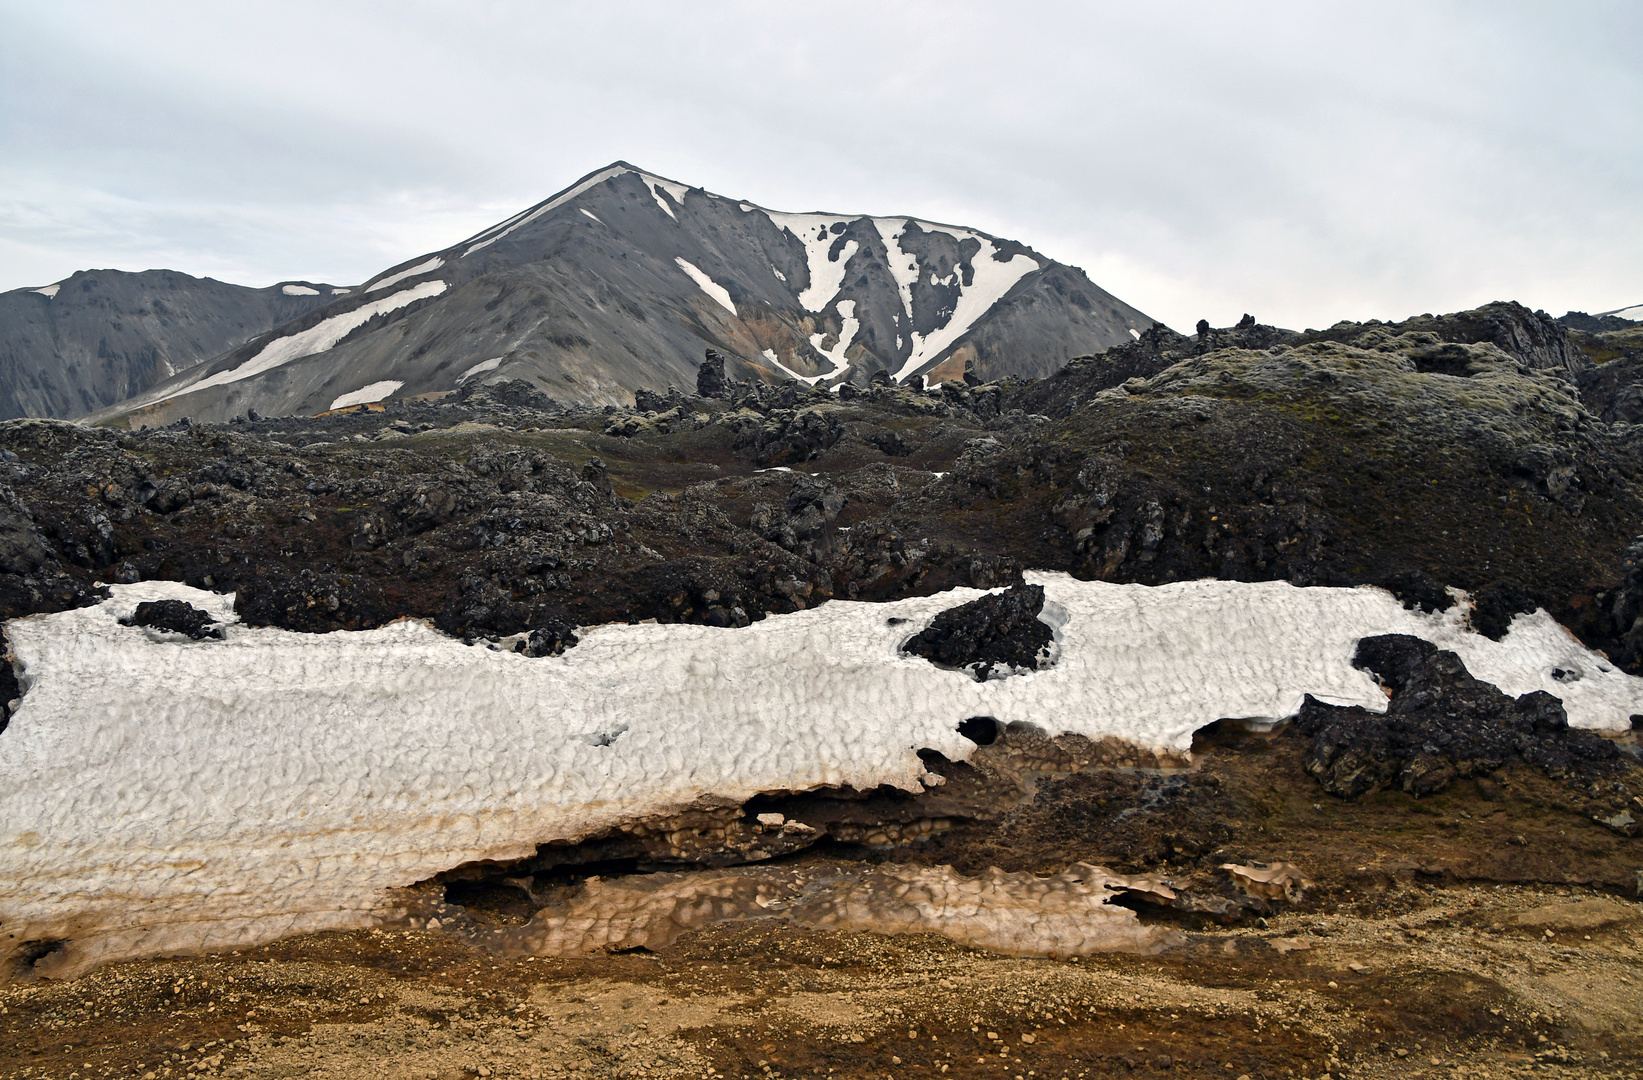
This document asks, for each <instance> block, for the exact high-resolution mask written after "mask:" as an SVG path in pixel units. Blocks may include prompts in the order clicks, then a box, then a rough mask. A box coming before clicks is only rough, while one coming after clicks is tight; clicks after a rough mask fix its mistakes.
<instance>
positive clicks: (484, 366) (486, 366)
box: [456, 356, 504, 386]
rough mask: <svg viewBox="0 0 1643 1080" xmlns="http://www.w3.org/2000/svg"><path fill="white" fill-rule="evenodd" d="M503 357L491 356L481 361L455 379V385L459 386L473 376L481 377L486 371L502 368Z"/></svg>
mask: <svg viewBox="0 0 1643 1080" xmlns="http://www.w3.org/2000/svg"><path fill="white" fill-rule="evenodd" d="M503 359H504V358H503V357H500V356H493V357H491V358H490V359H489V360H481V361H480V362H479V363H477V364H475V365H474V366H473V367H471V368H469V369H468V370H467V371H464V372H463V373H462V374H460V375H458V376H457V377H456V385H458V386H461V385H462V384H463V383H465V382H467V381H468V380H469V379H471V378H473V377H474V376H475V375H483V374H484V373H485V372H487V371H495V370H496V369H497V368H499V367H501V366H502V361H503Z"/></svg>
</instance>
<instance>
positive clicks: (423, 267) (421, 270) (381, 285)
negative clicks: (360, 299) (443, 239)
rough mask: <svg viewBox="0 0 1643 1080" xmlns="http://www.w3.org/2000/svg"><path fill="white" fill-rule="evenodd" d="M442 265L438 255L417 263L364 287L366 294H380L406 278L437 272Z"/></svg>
mask: <svg viewBox="0 0 1643 1080" xmlns="http://www.w3.org/2000/svg"><path fill="white" fill-rule="evenodd" d="M444 265H445V260H444V259H442V258H440V257H439V256H438V255H435V256H434V257H433V258H431V259H427V260H424V261H423V262H419V263H417V264H416V265H415V266H413V267H410V268H409V269H406V270H401V271H400V272H399V273H397V274H390V275H389V276H388V277H385V278H383V279H382V280H381V281H378V282H376V283H374V284H371V285H367V286H365V291H366V292H368V293H373V292H381V291H382V290H383V289H386V288H389V287H390V286H393V285H398V284H399V283H400V282H402V281H404V280H405V279H406V278H414V277H418V276H420V275H422V274H426V273H429V272H430V271H433V270H438V269H439V268H440V267H441V266H444Z"/></svg>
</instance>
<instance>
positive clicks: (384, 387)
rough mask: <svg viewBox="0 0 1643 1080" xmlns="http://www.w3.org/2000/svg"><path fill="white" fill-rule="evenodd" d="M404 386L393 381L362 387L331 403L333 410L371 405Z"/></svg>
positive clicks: (387, 380) (385, 380)
mask: <svg viewBox="0 0 1643 1080" xmlns="http://www.w3.org/2000/svg"><path fill="white" fill-rule="evenodd" d="M404 385H405V384H404V383H403V382H394V381H393V380H392V379H384V380H383V381H382V382H374V383H372V384H371V385H369V386H362V387H360V388H359V389H358V390H355V391H354V392H353V393H351V394H343V395H342V396H341V397H339V398H337V399H336V400H335V401H333V402H331V408H333V409H346V408H347V407H348V406H350V405H369V404H370V403H371V402H373V401H381V400H382V399H383V398H385V397H387V396H388V395H389V394H392V393H393V392H394V391H395V390H398V389H399V388H400V387H402V386H404Z"/></svg>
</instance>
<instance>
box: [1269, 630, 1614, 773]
mask: <svg viewBox="0 0 1643 1080" xmlns="http://www.w3.org/2000/svg"><path fill="white" fill-rule="evenodd" d="M1352 662H1353V663H1354V664H1355V665H1356V666H1358V667H1360V668H1363V669H1364V670H1366V671H1370V672H1372V673H1374V674H1375V675H1376V676H1377V677H1378V678H1379V679H1380V680H1381V682H1382V683H1383V684H1384V685H1385V686H1386V687H1387V688H1388V690H1389V691H1390V692H1391V695H1392V696H1391V701H1390V703H1389V704H1388V707H1387V711H1386V713H1385V714H1384V715H1382V714H1376V713H1371V712H1368V711H1366V710H1364V709H1359V708H1356V707H1353V708H1340V707H1336V706H1332V705H1325V704H1323V703H1321V702H1319V701H1317V700H1315V699H1313V698H1311V697H1310V696H1309V697H1308V698H1307V700H1306V704H1305V705H1303V706H1302V708H1301V711H1300V713H1299V714H1298V715H1297V716H1296V717H1295V719H1294V720H1293V721H1292V723H1291V725H1290V727H1291V731H1292V732H1293V734H1294V735H1296V736H1299V737H1302V738H1309V739H1311V747H1310V749H1309V750H1308V753H1307V757H1306V769H1307V771H1308V772H1309V773H1311V774H1312V775H1313V777H1314V778H1316V779H1317V781H1318V783H1319V785H1320V786H1321V787H1322V788H1323V789H1324V790H1325V791H1327V792H1329V793H1330V794H1331V795H1338V796H1341V797H1343V798H1351V797H1353V796H1357V795H1363V794H1365V793H1367V792H1370V791H1374V790H1376V789H1377V788H1381V787H1386V786H1397V787H1401V788H1402V789H1403V790H1404V791H1406V792H1409V793H1410V794H1412V795H1417V796H1421V795H1434V794H1436V793H1438V792H1439V791H1442V790H1443V789H1444V788H1446V787H1448V786H1449V785H1450V784H1451V783H1452V782H1454V781H1455V780H1456V779H1460V778H1465V777H1470V776H1481V775H1484V774H1487V773H1491V772H1494V771H1495V770H1497V769H1499V768H1501V767H1502V766H1503V765H1506V764H1507V763H1509V762H1514V761H1523V762H1528V763H1530V764H1532V765H1536V766H1538V767H1540V768H1541V769H1543V770H1544V771H1545V772H1546V773H1547V774H1548V775H1549V776H1552V777H1554V778H1561V777H1565V776H1582V777H1591V776H1602V775H1606V774H1607V773H1609V772H1612V771H1613V770H1614V768H1615V766H1616V762H1617V759H1618V758H1619V756H1620V755H1619V751H1618V750H1616V749H1615V747H1614V744H1613V743H1611V742H1609V741H1608V740H1606V739H1604V738H1602V737H1601V736H1598V735H1596V734H1594V733H1592V732H1589V731H1582V730H1578V729H1571V728H1570V727H1569V721H1568V718H1567V716H1565V715H1564V712H1563V705H1562V703H1561V702H1560V701H1558V699H1557V698H1555V697H1553V696H1552V695H1550V694H1547V693H1544V692H1542V691H1536V692H1534V693H1531V694H1524V695H1523V696H1522V697H1520V698H1516V699H1513V698H1511V697H1509V696H1507V695H1506V694H1503V693H1501V691H1500V690H1499V689H1497V688H1496V687H1495V686H1493V685H1492V684H1490V683H1485V682H1480V681H1478V680H1477V679H1474V678H1472V676H1471V675H1470V674H1469V673H1468V672H1467V670H1466V665H1465V664H1463V663H1462V662H1461V660H1460V658H1459V657H1458V656H1456V655H1455V654H1454V653H1452V652H1448V651H1446V650H1442V649H1439V648H1438V647H1437V646H1435V645H1433V644H1431V643H1430V642H1427V641H1422V640H1421V639H1419V638H1415V637H1409V636H1407V635H1402V634H1386V635H1382V636H1379V637H1371V638H1364V639H1363V640H1362V641H1361V642H1359V643H1358V651H1357V654H1356V655H1355V656H1354V657H1353V661H1352Z"/></svg>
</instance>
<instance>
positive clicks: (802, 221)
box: [764, 210, 860, 311]
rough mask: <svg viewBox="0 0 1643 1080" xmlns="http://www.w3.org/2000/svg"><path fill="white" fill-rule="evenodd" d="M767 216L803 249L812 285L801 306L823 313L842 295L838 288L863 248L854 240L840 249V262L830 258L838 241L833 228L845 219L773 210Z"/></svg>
mask: <svg viewBox="0 0 1643 1080" xmlns="http://www.w3.org/2000/svg"><path fill="white" fill-rule="evenodd" d="M764 213H765V216H766V217H768V218H769V219H770V221H771V223H772V224H773V225H775V226H777V227H778V228H782V229H786V230H787V231H788V232H789V233H791V234H792V235H793V238H794V239H795V240H798V241H799V242H800V243H802V244H803V245H804V258H805V261H806V262H807V263H808V264H809V266H810V284H809V285H806V286H805V288H804V291H803V292H801V293H800V294H799V306H801V307H803V308H804V309H805V310H806V311H820V310H821V309H822V308H824V307H826V306H827V302H828V301H829V300H831V299H833V297H835V296H837V295H838V294H839V287H840V286H841V285H843V284H844V271H845V265H846V264H847V263H849V261H850V257H851V256H852V255H854V254H855V253H856V251H857V249H858V248H859V247H860V245H859V244H857V243H856V241H854V240H851V241H848V242H847V243H845V245H844V247H843V248H842V249H840V251H839V253H838V258H836V259H831V258H829V257H828V253H829V252H831V251H832V250H833V244H834V242H835V241H836V240H837V239H838V235H837V234H836V233H834V232H833V226H834V225H843V224H844V222H845V220H846V219H845V218H839V217H829V216H827V215H825V214H778V213H776V212H775V211H774V210H766V211H765V212H764ZM772 269H774V267H772ZM776 276H777V277H781V275H780V274H777V275H776ZM782 280H783V281H786V280H787V279H786V278H782Z"/></svg>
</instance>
